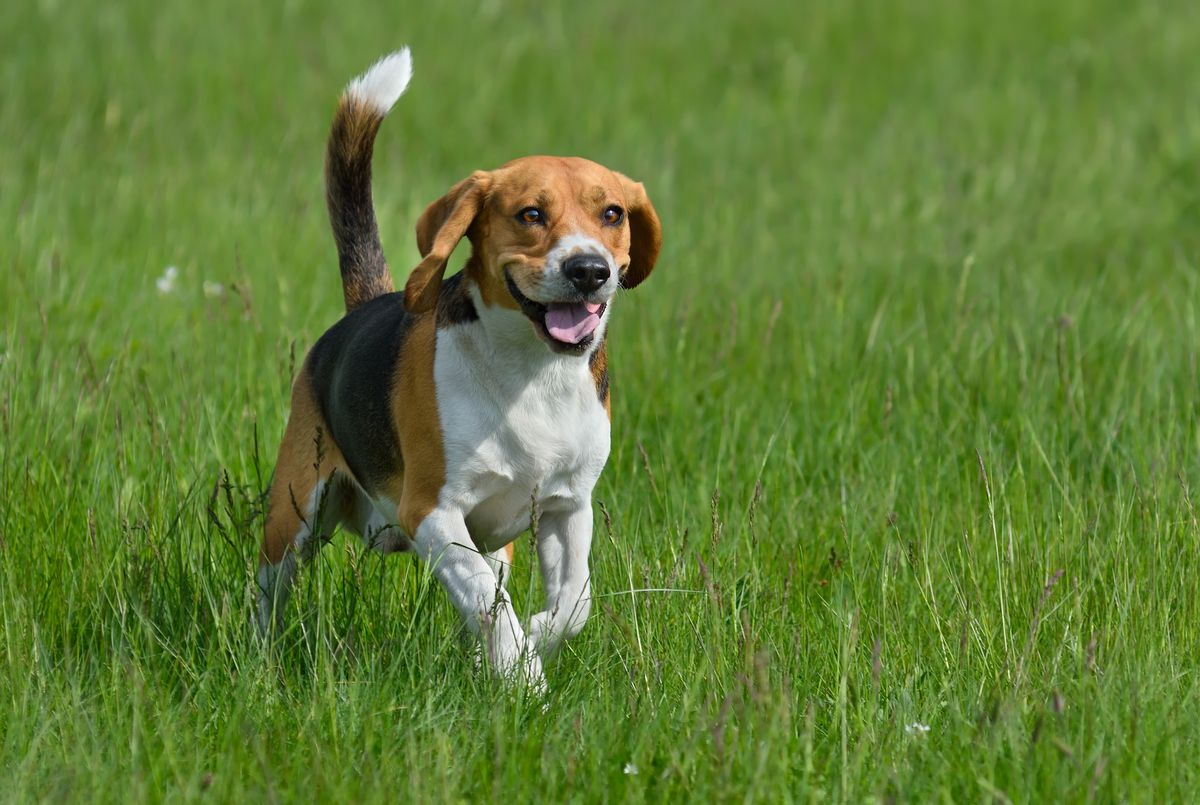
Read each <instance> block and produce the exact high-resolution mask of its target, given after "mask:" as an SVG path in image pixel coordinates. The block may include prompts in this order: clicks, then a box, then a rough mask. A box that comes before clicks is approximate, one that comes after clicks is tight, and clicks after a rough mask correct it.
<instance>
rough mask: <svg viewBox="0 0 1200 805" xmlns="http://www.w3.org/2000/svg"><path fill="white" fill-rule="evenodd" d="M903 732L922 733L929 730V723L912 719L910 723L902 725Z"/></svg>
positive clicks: (910, 733)
mask: <svg viewBox="0 0 1200 805" xmlns="http://www.w3.org/2000/svg"><path fill="white" fill-rule="evenodd" d="M904 732H905V733H906V734H908V735H924V734H925V733H927V732H929V725H928V724H922V723H921V722H920V721H914V722H913V723H911V724H905V725H904Z"/></svg>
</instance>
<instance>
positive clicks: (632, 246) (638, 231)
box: [617, 173, 662, 288]
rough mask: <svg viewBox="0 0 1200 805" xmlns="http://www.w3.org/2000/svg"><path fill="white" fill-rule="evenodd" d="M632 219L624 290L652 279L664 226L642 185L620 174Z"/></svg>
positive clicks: (618, 176)
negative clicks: (651, 275)
mask: <svg viewBox="0 0 1200 805" xmlns="http://www.w3.org/2000/svg"><path fill="white" fill-rule="evenodd" d="M617 178H619V179H620V180H621V185H622V187H623V189H624V191H625V211H626V214H627V215H628V216H629V267H628V268H627V269H625V271H623V272H622V273H621V287H622V288H636V287H637V286H638V285H640V284H641V282H642V280H644V279H646V277H648V276H650V272H651V271H653V270H654V264H655V263H656V262H658V251H659V249H661V248H662V224H661V223H659V220H658V213H657V212H655V211H654V205H653V204H651V203H650V197H649V196H647V195H646V188H645V187H643V186H642V183H641V182H635V181H633V180H632V179H630V178H629V177H628V176H625V175H623V174H620V173H618V174H617Z"/></svg>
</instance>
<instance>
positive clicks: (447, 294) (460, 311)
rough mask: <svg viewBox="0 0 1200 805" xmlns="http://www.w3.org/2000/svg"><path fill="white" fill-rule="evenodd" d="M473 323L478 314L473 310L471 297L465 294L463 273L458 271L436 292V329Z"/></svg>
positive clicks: (476, 319)
mask: <svg viewBox="0 0 1200 805" xmlns="http://www.w3.org/2000/svg"><path fill="white" fill-rule="evenodd" d="M473 321H479V313H478V312H477V311H476V310H475V303H474V302H472V301H471V295H470V294H469V293H467V285H466V283H465V282H463V272H461V271H460V272H458V273H457V274H455V275H454V276H453V277H450V279H447V280H443V281H442V287H441V288H440V289H439V290H438V304H437V323H438V327H449V326H451V325H454V324H468V323H470V322H473Z"/></svg>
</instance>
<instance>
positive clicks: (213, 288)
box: [204, 280, 225, 299]
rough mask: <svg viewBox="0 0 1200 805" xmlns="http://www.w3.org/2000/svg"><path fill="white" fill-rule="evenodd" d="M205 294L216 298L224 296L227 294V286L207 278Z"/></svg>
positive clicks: (210, 297)
mask: <svg viewBox="0 0 1200 805" xmlns="http://www.w3.org/2000/svg"><path fill="white" fill-rule="evenodd" d="M204 295H205V296H207V297H208V298H209V299H216V298H218V297H221V296H224V295H225V286H224V285H222V284H221V283H219V282H213V281H212V280H205V281H204Z"/></svg>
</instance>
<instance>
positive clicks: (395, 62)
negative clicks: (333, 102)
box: [346, 47, 412, 115]
mask: <svg viewBox="0 0 1200 805" xmlns="http://www.w3.org/2000/svg"><path fill="white" fill-rule="evenodd" d="M411 79H412V53H410V52H409V50H408V48H406V47H404V48H400V49H399V50H397V51H396V52H395V53H389V54H388V55H387V56H384V57H383V58H382V59H380V60H379V61H377V62H375V63H374V64H372V65H371V68H370V69H369V70H367V71H366V72H365V73H363V74H362V75H360V76H359V77H358V78H356V79H354V80H353V81H351V82H350V83H349V84H347V85H346V94H347V95H349V96H352V97H353V98H354V99H355V100H357V101H359V102H361V103H364V104H367V105H368V106H371V107H372V108H374V109H375V110H376V111H378V112H379V114H381V115H386V114H387V113H388V110H390V109H391V108H392V105H393V104H394V103H396V101H397V100H398V99H399V98H400V96H401V95H403V94H404V90H406V89H408V82H409V81H410V80H411Z"/></svg>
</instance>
